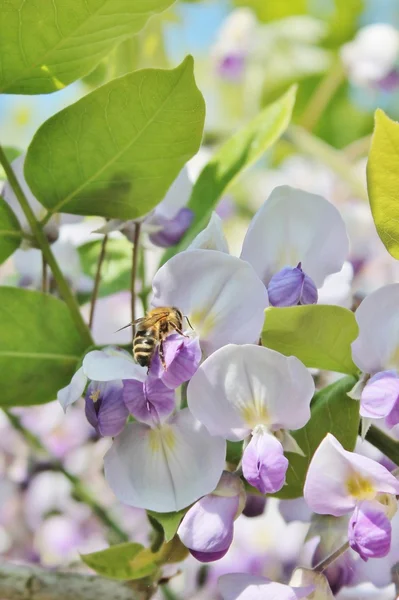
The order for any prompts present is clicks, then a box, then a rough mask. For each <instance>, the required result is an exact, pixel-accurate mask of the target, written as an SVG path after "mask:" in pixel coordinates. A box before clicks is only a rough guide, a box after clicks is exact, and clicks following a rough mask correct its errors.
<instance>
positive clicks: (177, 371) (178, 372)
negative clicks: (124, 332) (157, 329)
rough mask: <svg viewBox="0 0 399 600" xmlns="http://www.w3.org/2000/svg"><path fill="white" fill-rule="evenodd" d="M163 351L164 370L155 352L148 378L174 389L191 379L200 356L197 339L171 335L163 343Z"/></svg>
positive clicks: (157, 353)
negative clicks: (156, 379) (152, 377)
mask: <svg viewBox="0 0 399 600" xmlns="http://www.w3.org/2000/svg"><path fill="white" fill-rule="evenodd" d="M163 349H164V357H165V364H166V369H164V368H163V366H162V364H161V360H160V358H159V352H156V353H155V355H154V357H153V359H152V361H151V368H150V376H154V377H158V378H159V379H161V380H162V381H163V383H164V384H165V385H166V386H167V387H169V388H172V389H176V388H177V387H179V386H180V385H181V384H182V383H184V382H185V381H188V380H189V379H191V377H192V376H193V375H194V373H195V372H196V370H197V369H198V366H199V364H200V362H201V356H202V353H201V346H200V343H199V339H198V338H197V337H196V338H190V337H183V336H182V335H179V334H177V333H176V334H172V335H169V336H168V337H167V338H166V340H165V341H164V342H163Z"/></svg>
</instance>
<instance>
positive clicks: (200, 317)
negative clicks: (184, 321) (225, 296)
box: [189, 310, 215, 337]
mask: <svg viewBox="0 0 399 600" xmlns="http://www.w3.org/2000/svg"><path fill="white" fill-rule="evenodd" d="M189 319H190V323H191V324H192V326H193V329H195V331H197V333H198V335H199V336H200V337H206V336H207V335H209V334H210V333H211V331H212V329H213V328H214V327H215V317H214V316H213V315H212V313H210V312H207V311H206V310H196V311H194V312H193V313H192V314H191V315H190V317H189Z"/></svg>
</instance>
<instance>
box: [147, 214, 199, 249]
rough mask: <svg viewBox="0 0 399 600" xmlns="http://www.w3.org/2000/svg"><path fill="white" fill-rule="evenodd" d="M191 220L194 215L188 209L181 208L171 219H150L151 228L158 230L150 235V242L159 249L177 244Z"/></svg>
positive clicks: (155, 217)
mask: <svg viewBox="0 0 399 600" xmlns="http://www.w3.org/2000/svg"><path fill="white" fill-rule="evenodd" d="M193 218H194V213H193V211H192V210H190V209H189V208H181V209H180V210H179V212H178V213H177V215H176V216H175V217H173V218H172V219H165V217H161V216H154V217H153V218H152V219H151V226H153V227H154V228H158V230H157V231H154V232H153V233H150V235H149V238H150V241H151V242H152V243H153V244H154V246H160V247H161V248H168V247H169V246H174V245H175V244H178V243H179V242H180V240H181V238H182V237H183V235H184V234H185V233H186V231H187V229H188V228H189V227H190V225H191V222H192V220H193Z"/></svg>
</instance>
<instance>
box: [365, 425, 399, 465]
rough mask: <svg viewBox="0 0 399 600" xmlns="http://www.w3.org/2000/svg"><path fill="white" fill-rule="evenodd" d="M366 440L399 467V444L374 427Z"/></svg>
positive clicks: (369, 431)
mask: <svg viewBox="0 0 399 600" xmlns="http://www.w3.org/2000/svg"><path fill="white" fill-rule="evenodd" d="M366 440H367V441H368V442H370V444H372V445H373V446H374V447H375V448H378V450H381V452H382V453H383V454H385V456H387V457H388V458H390V459H391V460H392V462H394V463H395V464H396V465H399V442H397V441H396V440H394V439H393V438H391V437H390V436H389V435H387V434H386V433H384V432H383V431H381V429H378V427H375V425H372V426H371V427H370V429H369V430H368V432H367V434H366Z"/></svg>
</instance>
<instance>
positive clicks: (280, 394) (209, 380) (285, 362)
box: [187, 344, 314, 493]
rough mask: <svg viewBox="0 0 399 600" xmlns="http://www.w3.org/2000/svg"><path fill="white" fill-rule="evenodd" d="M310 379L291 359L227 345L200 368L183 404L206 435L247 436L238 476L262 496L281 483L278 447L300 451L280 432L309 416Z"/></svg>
mask: <svg viewBox="0 0 399 600" xmlns="http://www.w3.org/2000/svg"><path fill="white" fill-rule="evenodd" d="M313 393H314V383H313V379H312V376H311V375H310V373H309V372H308V370H307V369H306V367H305V366H304V365H303V364H302V363H301V362H300V361H299V360H298V359H297V358H295V357H293V356H290V357H286V356H283V355H282V354H280V353H278V352H275V351H274V350H270V349H268V348H263V347H261V346H255V345H242V346H236V345H232V344H230V345H227V346H225V347H223V348H221V349H220V350H218V351H216V352H215V353H214V354H212V355H211V356H210V357H209V358H207V359H206V360H205V362H204V363H202V365H200V367H199V369H198V371H197V372H196V373H195V375H194V376H193V378H192V379H191V381H190V383H189V385H188V389H187V399H188V406H189V407H190V410H191V411H192V413H193V414H194V415H195V416H196V417H197V419H198V420H199V421H201V423H203V424H204V425H205V426H206V428H207V429H208V431H209V432H210V433H211V434H212V435H218V436H221V437H224V438H225V439H228V440H231V441H238V440H243V439H245V438H247V437H248V436H249V435H250V434H252V438H251V440H250V442H249V444H248V445H247V447H246V448H245V450H244V454H243V458H242V468H243V474H244V477H245V478H246V479H247V481H248V482H249V483H250V484H251V485H253V486H255V487H256V488H257V489H258V490H259V491H261V492H262V493H271V492H276V491H278V490H279V489H281V487H282V486H283V485H284V482H285V474H286V471H287V467H288V461H287V459H286V458H285V456H284V453H283V452H284V449H286V450H289V451H294V452H301V449H300V448H299V447H298V445H297V444H296V442H295V440H294V438H292V436H291V435H290V434H289V433H288V432H287V431H284V430H288V429H299V428H301V427H303V426H304V425H305V424H306V423H307V421H308V420H309V418H310V401H311V399H312V396H313Z"/></svg>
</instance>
